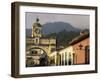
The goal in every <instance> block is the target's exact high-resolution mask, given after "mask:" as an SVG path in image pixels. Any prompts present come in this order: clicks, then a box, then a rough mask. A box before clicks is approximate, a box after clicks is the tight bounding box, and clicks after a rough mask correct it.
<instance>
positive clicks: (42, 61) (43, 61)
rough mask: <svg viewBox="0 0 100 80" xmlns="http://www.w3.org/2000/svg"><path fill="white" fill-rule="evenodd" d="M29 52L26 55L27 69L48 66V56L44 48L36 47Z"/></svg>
mask: <svg viewBox="0 0 100 80" xmlns="http://www.w3.org/2000/svg"><path fill="white" fill-rule="evenodd" d="M28 52H29V53H28V54H26V67H34V66H48V55H47V53H46V52H45V51H44V50H43V49H42V48H38V47H34V48H31V49H29V50H28ZM30 58H31V59H30Z"/></svg>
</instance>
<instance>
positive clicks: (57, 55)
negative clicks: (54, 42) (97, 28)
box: [50, 32, 90, 66]
mask: <svg viewBox="0 0 100 80" xmlns="http://www.w3.org/2000/svg"><path fill="white" fill-rule="evenodd" d="M89 43H90V42H89V33H88V32H86V33H84V34H80V35H79V36H78V37H76V38H74V39H73V40H72V41H71V42H69V46H67V47H66V48H64V49H61V50H58V51H54V52H52V54H51V55H50V57H51V59H52V62H53V64H54V65H58V66H61V65H79V64H89V63H90V51H89V46H90V45H89Z"/></svg>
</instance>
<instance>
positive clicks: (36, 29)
mask: <svg viewBox="0 0 100 80" xmlns="http://www.w3.org/2000/svg"><path fill="white" fill-rule="evenodd" d="M41 29H42V25H41V24H40V23H39V18H37V19H36V22H35V23H33V25H32V35H31V37H38V38H40V37H42V33H41Z"/></svg>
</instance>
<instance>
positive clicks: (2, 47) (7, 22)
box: [0, 0, 100, 80]
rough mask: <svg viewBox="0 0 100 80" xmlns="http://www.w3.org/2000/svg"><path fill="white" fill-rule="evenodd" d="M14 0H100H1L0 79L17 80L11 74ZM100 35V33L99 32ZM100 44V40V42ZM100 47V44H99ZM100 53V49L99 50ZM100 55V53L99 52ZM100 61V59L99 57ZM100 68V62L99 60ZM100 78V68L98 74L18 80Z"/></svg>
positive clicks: (91, 0)
mask: <svg viewBox="0 0 100 80" xmlns="http://www.w3.org/2000/svg"><path fill="white" fill-rule="evenodd" d="M12 1H30V2H41V3H56V4H74V5H75V4H76V5H88V6H98V5H100V0H1V2H0V38H1V39H0V80H16V79H15V78H12V77H11V76H10V67H11V61H10V59H11V2H12ZM98 7H99V9H100V6H98ZM98 14H99V15H98V18H99V19H98V20H99V21H100V11H99V13H98ZM99 26H100V23H99V24H98V28H99V29H98V31H99V30H100V27H99ZM99 35H100V33H99ZM98 40H99V41H100V37H99V38H98ZM98 44H100V42H99V43H98ZM99 47H100V46H99ZM98 53H100V50H99V52H98ZM98 57H100V54H98ZM98 61H100V59H98ZM98 64H99V65H98V67H99V68H100V62H98ZM33 79H34V80H53V79H55V80H80V79H81V80H100V69H99V73H97V74H80V75H79V74H78V75H64V76H51V77H38V78H22V79H18V80H33Z"/></svg>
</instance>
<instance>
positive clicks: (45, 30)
mask: <svg viewBox="0 0 100 80" xmlns="http://www.w3.org/2000/svg"><path fill="white" fill-rule="evenodd" d="M63 30H65V31H67V32H70V31H73V32H79V31H80V29H78V28H75V27H73V26H72V25H71V24H69V23H65V22H52V23H51V22H50V23H46V24H43V25H42V34H43V35H48V34H51V33H59V32H61V31H63ZM31 33H32V30H31V29H26V36H31Z"/></svg>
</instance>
